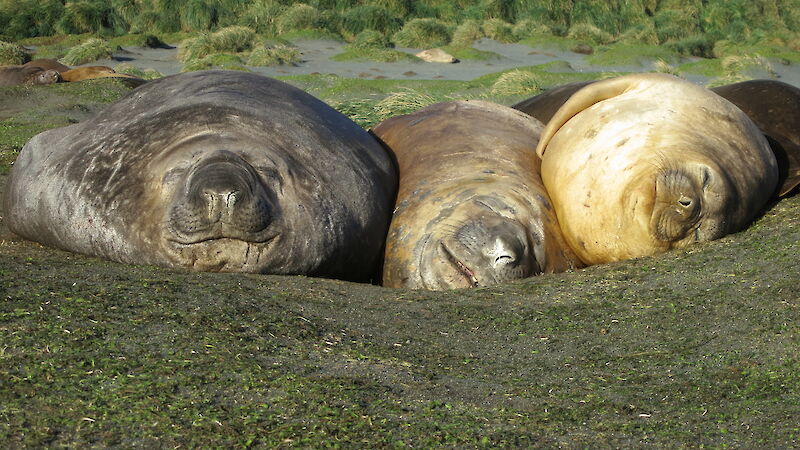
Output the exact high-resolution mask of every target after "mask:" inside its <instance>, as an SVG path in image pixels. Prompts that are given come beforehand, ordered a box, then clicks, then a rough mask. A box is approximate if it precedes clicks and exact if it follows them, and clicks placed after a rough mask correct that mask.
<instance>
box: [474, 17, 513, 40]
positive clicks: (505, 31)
mask: <svg viewBox="0 0 800 450" xmlns="http://www.w3.org/2000/svg"><path fill="white" fill-rule="evenodd" d="M481 28H482V30H483V34H484V35H485V36H486V37H488V38H489V39H494V40H495V41H498V42H514V41H515V40H517V39H516V36H514V32H513V25H511V24H510V23H508V22H505V21H503V20H502V19H488V20H486V21H485V22H483V25H482V27H481Z"/></svg>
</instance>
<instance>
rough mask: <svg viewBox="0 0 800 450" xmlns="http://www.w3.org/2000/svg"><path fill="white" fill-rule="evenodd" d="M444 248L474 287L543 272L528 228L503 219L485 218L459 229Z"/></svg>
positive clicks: (498, 217) (451, 260)
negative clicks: (529, 237)
mask: <svg viewBox="0 0 800 450" xmlns="http://www.w3.org/2000/svg"><path fill="white" fill-rule="evenodd" d="M446 241H447V243H446V244H445V243H443V245H442V247H443V248H444V249H445V250H446V256H447V257H448V259H449V260H450V262H451V264H452V265H453V266H454V267H455V268H456V269H457V270H458V271H459V272H461V273H462V274H464V277H465V278H467V279H468V281H470V284H471V285H472V286H479V285H484V286H485V285H490V284H496V283H500V282H503V281H507V280H513V279H517V278H525V277H528V276H530V275H533V274H536V273H539V272H541V271H540V270H539V269H538V265H537V264H536V261H535V260H534V257H533V256H532V255H533V252H532V251H531V248H530V245H529V239H528V234H527V232H526V229H525V228H524V227H523V226H522V224H520V223H519V222H517V221H515V220H512V219H508V218H505V217H501V216H482V217H479V218H477V219H476V220H472V221H470V222H467V223H465V224H463V225H462V226H460V227H459V228H458V229H457V230H456V231H455V233H454V234H453V235H452V238H451V239H447V240H446Z"/></svg>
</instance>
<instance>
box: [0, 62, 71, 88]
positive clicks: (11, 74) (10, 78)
mask: <svg viewBox="0 0 800 450" xmlns="http://www.w3.org/2000/svg"><path fill="white" fill-rule="evenodd" d="M60 80H61V77H60V76H59V74H58V71H55V70H44V69H42V68H41V67H36V66H28V67H26V66H24V65H23V66H1V67H0V87H2V86H19V85H21V84H29V85H39V84H52V83H57V82H58V81H60Z"/></svg>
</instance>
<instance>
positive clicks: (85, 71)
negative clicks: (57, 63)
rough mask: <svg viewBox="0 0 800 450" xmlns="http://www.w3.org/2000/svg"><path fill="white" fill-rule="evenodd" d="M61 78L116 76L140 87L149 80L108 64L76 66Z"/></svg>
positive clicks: (92, 78) (78, 78)
mask: <svg viewBox="0 0 800 450" xmlns="http://www.w3.org/2000/svg"><path fill="white" fill-rule="evenodd" d="M61 78H62V79H63V80H64V81H69V82H74V81H84V80H96V79H98V78H114V79H118V80H120V81H123V82H125V83H128V84H129V85H130V86H132V87H138V86H141V85H142V84H145V83H147V80H144V79H142V78H139V77H137V76H134V75H128V74H127V73H120V72H116V71H115V70H114V69H112V68H111V67H106V66H84V67H76V68H74V69H70V70H67V71H66V72H61Z"/></svg>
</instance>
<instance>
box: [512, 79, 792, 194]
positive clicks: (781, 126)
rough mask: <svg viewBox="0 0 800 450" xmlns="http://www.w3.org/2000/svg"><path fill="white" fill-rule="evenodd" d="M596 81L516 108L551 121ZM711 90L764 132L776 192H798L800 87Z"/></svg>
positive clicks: (765, 84) (773, 83)
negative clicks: (772, 159)
mask: <svg viewBox="0 0 800 450" xmlns="http://www.w3.org/2000/svg"><path fill="white" fill-rule="evenodd" d="M594 82H595V81H579V82H575V83H569V84H564V85H561V86H558V87H555V88H553V89H550V90H548V91H546V92H543V93H541V94H539V95H536V96H534V97H531V98H529V99H526V100H523V101H521V102H519V103H517V104H515V105H513V106H512V108H514V109H518V110H520V111H522V112H524V113H526V114H529V115H531V116H533V117H535V118H537V119H539V120H541V121H542V122H543V123H547V122H549V121H550V119H551V118H552V117H553V115H554V114H555V112H556V111H557V110H558V108H560V107H561V105H563V104H564V103H565V102H566V101H567V99H569V98H570V97H571V96H572V94H574V93H575V92H577V91H578V90H580V89H582V88H583V87H585V86H588V85H589V84H591V83H594ZM711 91H712V92H714V93H715V94H717V95H719V96H720V97H722V98H724V99H726V100H728V101H729V102H731V103H733V104H734V105H736V106H737V107H739V109H741V110H742V111H744V113H745V114H747V116H748V117H749V118H750V120H752V121H753V122H754V123H755V124H756V125H757V126H758V128H760V129H761V132H762V133H764V136H765V137H766V138H767V141H768V142H769V146H770V148H771V149H772V152H773V153H774V154H775V158H776V160H777V163H778V171H779V181H778V190H777V191H776V196H777V197H785V196H787V195H789V194H790V193H792V192H795V191H796V188H797V186H798V185H800V89H798V88H797V87H795V86H792V85H790V84H787V83H784V82H782V81H777V80H749V81H743V82H740V83H734V84H729V85H725V86H718V87H714V88H711Z"/></svg>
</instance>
